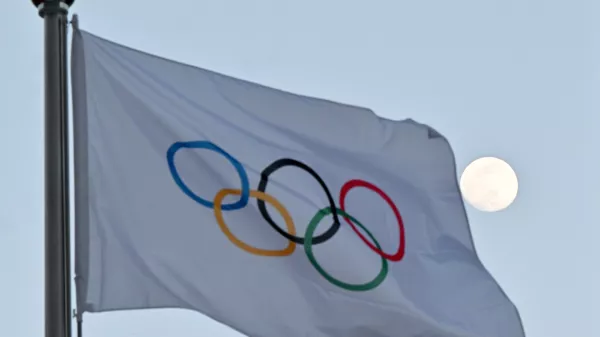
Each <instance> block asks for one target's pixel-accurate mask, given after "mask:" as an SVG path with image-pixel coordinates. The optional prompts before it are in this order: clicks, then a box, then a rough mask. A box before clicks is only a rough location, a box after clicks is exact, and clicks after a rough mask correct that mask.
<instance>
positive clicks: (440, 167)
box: [72, 31, 524, 337]
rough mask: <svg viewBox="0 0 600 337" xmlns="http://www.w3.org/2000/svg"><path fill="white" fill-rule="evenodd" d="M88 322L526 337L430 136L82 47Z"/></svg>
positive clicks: (97, 46)
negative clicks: (91, 316) (123, 318)
mask: <svg viewBox="0 0 600 337" xmlns="http://www.w3.org/2000/svg"><path fill="white" fill-rule="evenodd" d="M72 62H73V64H72V76H73V81H72V86H73V100H74V118H75V162H76V163H75V165H76V167H75V168H76V169H75V171H76V172H75V173H76V190H75V192H76V285H77V300H78V307H79V311H80V312H103V311H110V310H128V309H147V308H187V309H192V310H195V311H198V312H200V313H202V314H204V315H206V316H208V317H211V318H213V319H214V320H216V321H219V322H222V323H223V324H226V325H228V326H230V327H231V328H233V329H236V330H238V331H240V332H241V333H244V334H246V335H248V336H252V337H392V336H393V337H417V336H418V337H424V336H427V337H434V336H438V337H520V336H523V335H524V333H523V329H522V327H521V322H520V318H519V314H518V312H517V310H516V308H515V306H514V305H513V304H512V303H511V301H510V300H509V299H508V298H507V296H505V294H504V293H503V291H502V290H501V288H500V287H499V285H498V284H497V282H496V281H495V280H494V279H493V277H492V276H491V275H490V274H489V273H488V272H487V271H486V269H485V268H484V267H483V266H482V264H481V262H480V261H479V259H478V257H477V255H476V253H475V250H474V247H473V242H472V239H471V234H470V230H469V224H468V220H467V217H466V213H465V209H464V205H463V202H462V199H461V195H460V192H459V189H458V184H457V178H456V169H455V162H454V156H453V153H452V149H451V147H450V145H449V144H448V142H447V140H446V139H445V138H444V137H443V136H442V135H440V134H439V133H437V132H436V131H435V130H433V129H432V128H430V127H429V126H427V125H423V124H419V123H417V122H415V121H413V120H403V121H393V120H388V119H383V118H381V117H378V116H376V115H375V114H374V113H373V112H372V111H370V110H368V109H364V108H359V107H354V106H348V105H343V104H338V103H334V102H330V101H325V100H320V99H315V98H309V97H304V96H299V95H295V94H290V93H286V92H283V91H280V90H275V89H271V88H267V87H264V86H261V85H257V84H254V83H250V82H246V81H242V80H239V79H235V78H232V77H228V76H225V75H221V74H218V73H214V72H211V71H207V70H203V69H198V68H195V67H191V66H187V65H184V64H180V63H176V62H173V61H170V60H165V59H161V58H159V57H156V56H153V55H149V54H146V53H142V52H140V51H136V50H133V49H130V48H127V47H125V46H122V45H118V44H115V43H113V42H110V41H107V40H104V39H101V38H99V37H96V36H94V35H92V34H89V33H87V32H84V31H76V32H75V34H74V41H73V57H72Z"/></svg>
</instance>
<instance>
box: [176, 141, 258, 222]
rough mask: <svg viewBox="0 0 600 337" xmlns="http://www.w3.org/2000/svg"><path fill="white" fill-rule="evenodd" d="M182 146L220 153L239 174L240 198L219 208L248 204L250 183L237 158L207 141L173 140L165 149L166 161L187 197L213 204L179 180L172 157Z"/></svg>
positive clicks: (202, 203) (232, 207)
mask: <svg viewBox="0 0 600 337" xmlns="http://www.w3.org/2000/svg"><path fill="white" fill-rule="evenodd" d="M182 148H187V149H207V150H211V151H215V152H217V153H219V154H222V155H223V156H224V157H225V158H227V160H229V162H230V163H231V164H232V165H233V167H235V169H236V171H237V172H238V175H239V176H240V180H241V181H242V195H241V197H240V200H238V201H237V202H234V203H232V204H223V205H222V206H221V209H223V210H227V211H232V210H236V209H240V208H244V207H246V205H247V204H248V199H249V198H250V183H249V181H248V175H247V174H246V170H244V167H243V166H242V164H241V163H240V162H239V161H237V159H235V158H233V156H231V155H230V154H229V153H227V152H225V150H223V149H221V148H220V147H218V146H217V145H215V144H213V143H212V142H209V141H191V142H175V143H173V145H171V147H169V150H168V151H167V162H168V163H169V170H170V171H171V176H172V177H173V180H175V183H176V184H177V186H179V188H180V189H181V190H182V191H183V193H185V194H186V195H187V196H188V197H190V198H192V199H193V200H194V201H196V202H198V203H199V204H201V205H203V206H206V207H208V208H213V207H214V204H213V203H212V202H211V201H208V200H206V199H202V198H200V197H199V196H197V195H196V194H194V192H192V191H191V190H190V189H189V188H188V187H187V186H186V185H185V184H184V183H183V180H181V177H180V176H179V173H178V172H177V168H176V167H175V161H174V159H175V153H176V152H177V151H178V150H179V149H182Z"/></svg>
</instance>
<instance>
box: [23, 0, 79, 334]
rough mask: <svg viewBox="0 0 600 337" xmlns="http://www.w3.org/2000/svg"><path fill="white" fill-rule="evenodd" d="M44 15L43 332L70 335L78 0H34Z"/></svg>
mask: <svg viewBox="0 0 600 337" xmlns="http://www.w3.org/2000/svg"><path fill="white" fill-rule="evenodd" d="M32 2H33V4H34V5H35V6H36V7H37V8H38V11H39V15H40V16H41V17H42V18H43V19H44V60H45V61H44V67H45V79H44V87H45V88H44V89H45V90H44V93H45V113H44V118H45V129H44V133H45V135H44V143H45V151H44V152H45V194H44V202H45V308H44V312H45V336H46V337H71V286H70V281H71V277H70V275H71V270H70V266H71V263H70V262H71V261H70V231H69V208H70V207H69V156H68V152H69V142H68V140H69V137H68V133H69V128H68V126H69V124H68V122H69V120H68V108H67V106H68V105H67V96H68V95H67V89H68V88H67V15H68V11H69V7H70V6H71V5H72V4H73V2H74V0H32Z"/></svg>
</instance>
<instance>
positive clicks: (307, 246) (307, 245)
mask: <svg viewBox="0 0 600 337" xmlns="http://www.w3.org/2000/svg"><path fill="white" fill-rule="evenodd" d="M336 210H337V213H338V214H340V215H342V216H344V217H347V218H350V219H351V220H352V222H354V223H355V224H356V225H357V226H358V227H360V228H362V229H363V230H364V231H365V232H366V233H367V235H369V237H370V238H371V240H373V242H375V246H377V248H379V249H381V246H379V242H377V240H375V238H374V237H373V235H372V234H371V232H369V231H368V230H367V229H366V228H365V226H363V225H362V224H361V223H360V222H359V221H358V220H356V219H355V218H354V217H353V216H351V215H350V214H348V213H346V212H345V211H344V210H342V209H339V208H336ZM329 214H331V207H325V208H323V209H321V210H319V211H318V212H317V214H315V216H314V217H313V218H312V220H310V223H309V224H308V226H307V227H306V234H305V235H304V251H305V252H306V256H307V257H308V260H309V261H310V263H311V264H312V265H313V267H315V269H316V270H317V271H318V272H319V274H321V275H322V276H323V277H324V278H325V279H326V280H327V281H329V282H330V283H331V284H333V285H336V286H338V287H340V288H342V289H346V290H349V291H367V290H371V289H374V288H376V287H377V286H379V285H380V284H381V282H383V280H385V277H386V276H387V273H388V264H387V260H386V259H385V258H383V257H382V258H381V262H382V267H381V271H380V272H379V275H377V276H376V277H375V278H374V279H373V280H372V281H370V282H367V283H364V284H350V283H345V282H342V281H340V280H338V279H336V278H334V277H333V276H331V275H329V274H328V273H327V272H326V271H325V270H324V269H323V268H322V267H321V265H320V264H319V263H318V262H317V260H316V259H315V256H314V254H313V251H312V241H313V234H314V233H315V229H316V228H317V226H318V225H319V223H320V222H321V220H323V218H324V217H325V216H327V215H329Z"/></svg>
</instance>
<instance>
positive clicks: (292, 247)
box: [214, 189, 296, 256]
mask: <svg viewBox="0 0 600 337" xmlns="http://www.w3.org/2000/svg"><path fill="white" fill-rule="evenodd" d="M229 194H235V195H241V194H242V191H241V190H233V189H222V190H220V191H219V193H217V195H216V196H215V207H214V211H215V218H216V219H217V224H219V227H221V230H222V231H223V233H225V236H227V238H228V239H229V240H230V241H231V242H232V243H233V244H234V245H236V246H238V247H239V248H240V249H242V250H245V251H247V252H248V253H250V254H254V255H260V256H287V255H291V254H292V253H293V252H294V250H295V249H296V243H295V242H293V241H289V244H288V246H287V247H286V248H285V249H282V250H265V249H260V248H256V247H253V246H250V245H249V244H247V243H245V242H242V241H241V240H240V239H238V238H237V237H235V235H233V233H231V231H230V230H229V228H228V227H227V225H226V224H225V220H224V219H223V212H222V211H221V202H222V201H223V198H224V197H225V196H227V195H229ZM250 196H251V197H253V198H256V199H258V200H264V201H266V202H268V203H270V204H271V205H273V206H274V207H275V208H276V209H277V210H278V211H279V213H281V216H283V219H284V221H285V224H286V226H287V229H288V231H289V232H290V233H292V234H295V233H296V227H295V226H294V222H293V221H292V217H291V216H290V214H289V213H288V211H287V210H286V209H285V207H283V205H281V204H280V203H279V201H277V200H276V199H275V198H273V197H272V196H270V195H268V194H266V193H263V192H259V191H255V190H252V191H250Z"/></svg>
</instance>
